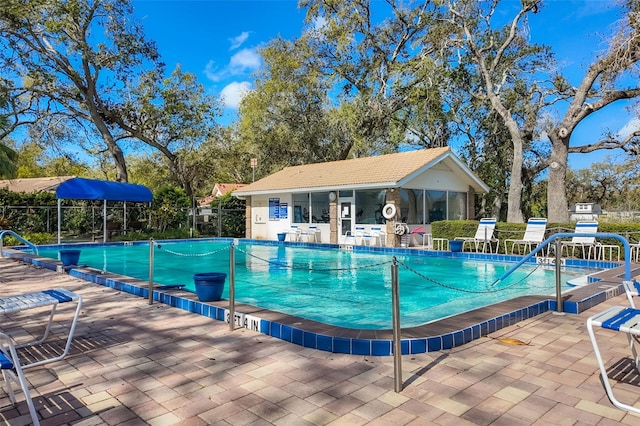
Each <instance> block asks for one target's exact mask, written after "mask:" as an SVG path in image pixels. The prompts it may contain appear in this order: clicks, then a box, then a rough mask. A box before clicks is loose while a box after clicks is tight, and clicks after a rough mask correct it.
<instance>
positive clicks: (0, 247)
mask: <svg viewBox="0 0 640 426" xmlns="http://www.w3.org/2000/svg"><path fill="white" fill-rule="evenodd" d="M3 248H4V234H2V235H0V257H4V251H3Z"/></svg>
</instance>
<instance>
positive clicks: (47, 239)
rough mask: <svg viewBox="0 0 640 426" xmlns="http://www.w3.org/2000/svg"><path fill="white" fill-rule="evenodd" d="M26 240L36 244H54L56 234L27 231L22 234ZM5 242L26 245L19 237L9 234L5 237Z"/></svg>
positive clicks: (6, 243) (9, 244)
mask: <svg viewBox="0 0 640 426" xmlns="http://www.w3.org/2000/svg"><path fill="white" fill-rule="evenodd" d="M21 236H22V238H24V239H25V240H27V241H29V242H31V243H33V244H35V245H41V244H53V243H55V242H56V236H55V235H53V234H48V233H46V232H35V233H25V234H22V235H21ZM3 244H4V245H5V246H21V245H24V244H23V243H22V241H20V240H18V239H17V238H15V237H13V236H11V235H7V236H5V237H4V240H3Z"/></svg>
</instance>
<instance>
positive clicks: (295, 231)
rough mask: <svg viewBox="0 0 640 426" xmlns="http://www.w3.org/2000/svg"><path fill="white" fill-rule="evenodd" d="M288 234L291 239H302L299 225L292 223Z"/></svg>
mask: <svg viewBox="0 0 640 426" xmlns="http://www.w3.org/2000/svg"><path fill="white" fill-rule="evenodd" d="M287 235H288V236H289V241H298V240H299V239H300V228H298V225H291V227H290V228H289V230H288V231H287Z"/></svg>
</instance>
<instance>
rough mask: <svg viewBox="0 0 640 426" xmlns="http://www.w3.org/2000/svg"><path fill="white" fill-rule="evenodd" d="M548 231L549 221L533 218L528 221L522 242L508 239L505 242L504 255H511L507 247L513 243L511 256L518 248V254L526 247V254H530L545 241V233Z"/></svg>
mask: <svg viewBox="0 0 640 426" xmlns="http://www.w3.org/2000/svg"><path fill="white" fill-rule="evenodd" d="M546 230H547V219H545V218H531V219H529V220H528V221H527V229H525V231H524V236H523V237H522V239H521V240H516V239H506V240H504V253H505V254H507V253H509V251H508V249H507V246H508V245H509V243H511V254H513V251H514V249H515V247H516V246H518V253H520V249H521V248H522V247H524V249H525V250H528V251H526V252H525V253H528V252H530V251H531V250H533V249H534V248H536V247H538V246H539V245H540V243H541V242H542V241H544V233H545V232H546Z"/></svg>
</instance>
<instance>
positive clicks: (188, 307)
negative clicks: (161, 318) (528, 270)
mask: <svg viewBox="0 0 640 426" xmlns="http://www.w3.org/2000/svg"><path fill="white" fill-rule="evenodd" d="M4 254H5V256H6V257H10V258H15V259H18V260H21V261H23V262H26V263H31V264H33V265H35V266H39V267H42V268H45V269H49V270H52V271H62V264H61V262H58V261H55V260H52V259H48V258H39V257H35V256H34V255H31V254H29V253H25V252H23V251H21V250H11V249H9V250H7V249H5V252H4ZM87 271H90V272H87ZM93 271H95V272H93ZM68 274H69V275H70V276H72V277H75V278H79V279H82V280H84V281H88V282H91V283H94V284H99V285H102V286H105V287H109V288H113V289H114V290H118V291H123V292H125V293H129V294H132V295H135V296H139V297H142V298H148V297H149V290H148V288H146V287H144V286H138V285H134V284H131V283H126V282H123V281H120V280H118V279H115V278H113V277H119V276H120V275H117V274H109V276H104V275H102V274H101V273H100V272H99V271H97V270H95V269H92V268H77V269H76V268H71V269H69V270H68ZM127 279H128V280H135V281H137V282H142V281H139V280H137V279H134V278H127ZM623 292H624V289H623V286H622V284H619V285H617V286H615V285H614V286H611V287H609V288H606V289H603V290H602V291H601V292H598V293H597V294H595V295H592V296H590V297H588V298H586V299H583V300H579V301H571V300H564V301H563V311H564V312H566V313H572V314H578V313H581V312H583V311H585V310H587V309H589V308H591V307H593V306H595V305H597V304H599V303H602V302H603V301H605V300H607V299H610V298H612V297H615V296H617V295H619V294H622V293H623ZM153 300H154V301H155V302H158V303H163V304H165V305H168V306H171V307H175V308H178V309H182V310H185V311H188V312H192V313H195V314H199V315H204V316H206V317H208V318H212V319H216V320H219V321H224V322H226V323H228V322H229V310H228V309H226V308H221V307H218V306H214V305H209V304H207V303H204V302H200V301H198V300H192V299H188V298H184V297H180V296H175V295H172V294H169V293H165V292H162V291H159V290H154V291H153ZM556 306H557V302H556V301H555V300H552V299H546V300H542V301H539V302H536V303H534V304H532V305H530V306H525V307H523V308H520V309H516V310H515V311H512V312H509V313H506V314H503V315H501V316H498V317H495V318H491V319H488V320H486V321H482V322H480V323H477V324H474V325H472V326H470V327H467V328H465V329H463V330H457V331H453V332H449V333H445V334H441V335H437V336H429V337H423V338H410V339H401V348H402V354H403V355H409V354H419V353H425V352H434V351H441V350H448V349H452V348H454V347H457V346H461V345H464V344H466V343H469V342H471V341H472V340H475V339H479V338H481V337H484V336H486V335H487V334H489V333H493V332H495V331H498V330H500V329H502V328H504V327H507V326H510V325H513V324H515V323H517V322H520V321H523V320H526V319H529V318H532V317H534V316H536V315H540V314H542V313H544V312H547V311H554V310H556ZM235 324H236V326H237V327H242V328H247V329H250V330H253V331H256V332H259V333H262V334H265V335H268V336H271V337H275V338H277V339H280V340H284V341H286V342H289V343H293V344H297V345H300V346H303V347H305V348H310V349H316V350H321V351H327V352H333V353H342V354H350V355H363V356H390V355H393V340H387V339H377V340H376V339H358V338H348V337H338V336H330V335H325V334H320V333H315V332H310V331H306V330H302V329H299V328H296V327H293V326H291V325H287V324H281V323H278V322H275V321H270V320H266V319H263V318H260V317H257V316H253V315H249V314H244V313H241V312H237V311H236V312H235Z"/></svg>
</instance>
